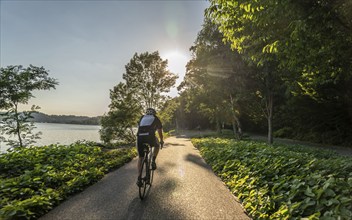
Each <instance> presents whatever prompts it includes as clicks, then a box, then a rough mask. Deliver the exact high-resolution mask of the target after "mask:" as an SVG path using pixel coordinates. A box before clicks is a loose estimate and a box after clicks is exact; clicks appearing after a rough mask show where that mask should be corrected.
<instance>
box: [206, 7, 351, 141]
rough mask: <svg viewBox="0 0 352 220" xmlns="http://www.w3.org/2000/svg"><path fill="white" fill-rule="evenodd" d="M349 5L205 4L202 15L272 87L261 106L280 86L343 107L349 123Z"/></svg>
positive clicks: (271, 100) (270, 104)
mask: <svg viewBox="0 0 352 220" xmlns="http://www.w3.org/2000/svg"><path fill="white" fill-rule="evenodd" d="M351 7H352V4H351V3H350V1H348V0H338V1H329V0H307V1H300V0H298V1H290V0H282V1H276V0H263V1H256V0H244V1H235V0H232V1H221V0H211V6H210V7H209V9H208V10H207V17H208V18H210V19H211V20H212V21H213V22H215V23H216V24H218V25H219V30H220V31H221V32H222V33H223V34H224V39H225V40H226V41H228V42H230V43H231V45H232V48H233V49H234V50H237V51H239V52H240V53H241V54H243V56H244V57H246V58H247V59H248V60H250V61H251V62H253V63H254V64H255V65H256V66H258V67H259V69H260V70H262V71H261V73H260V75H262V76H260V75H258V76H259V77H258V78H261V79H263V82H264V84H265V85H267V86H274V87H267V88H266V89H265V90H262V94H261V95H262V97H263V98H264V100H266V106H268V107H269V108H270V106H272V103H274V102H273V101H274V99H273V98H272V97H274V96H275V95H277V94H278V91H280V90H281V89H282V88H281V86H280V85H281V84H286V85H287V88H288V89H290V92H291V93H292V94H294V95H303V96H309V97H310V98H312V99H314V100H315V101H316V102H317V103H325V104H327V103H332V105H335V106H344V107H342V108H341V109H348V112H349V115H350V123H351V122H352V107H351V106H352V99H351V97H352V96H351V94H352V89H351V88H352V86H351V85H352V69H351V67H352V60H351V59H350V57H351V55H352V49H351V48H352V31H351V30H352V28H351V24H352V20H351V16H350V14H349V13H348V12H347V11H349V10H348V9H351ZM268 80H271V81H268ZM277 85H279V86H278V87H276V86H277ZM259 92H260V91H259ZM264 92H265V93H264ZM269 110H270V109H269ZM272 111H273V108H271V110H270V111H268V113H270V112H272ZM342 112H345V110H343V111H341V113H342ZM267 115H269V116H270V114H267ZM269 122H270V120H269V118H268V125H269V126H268V127H269V133H270V124H269ZM269 136H270V135H269ZM269 142H270V140H269Z"/></svg>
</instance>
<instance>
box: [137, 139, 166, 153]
mask: <svg viewBox="0 0 352 220" xmlns="http://www.w3.org/2000/svg"><path fill="white" fill-rule="evenodd" d="M145 143H147V144H149V145H150V146H153V147H157V148H159V146H160V145H159V140H158V139H157V137H156V136H150V135H145V136H137V150H138V155H139V157H144V144H145Z"/></svg>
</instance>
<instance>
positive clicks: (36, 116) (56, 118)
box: [32, 112, 101, 125]
mask: <svg viewBox="0 0 352 220" xmlns="http://www.w3.org/2000/svg"><path fill="white" fill-rule="evenodd" d="M32 116H33V119H32V120H33V121H34V122H40V123H59V124H81V125H99V124H100V119H101V117H100V116H98V117H88V116H75V115H47V114H44V113H41V112H37V113H33V114H32Z"/></svg>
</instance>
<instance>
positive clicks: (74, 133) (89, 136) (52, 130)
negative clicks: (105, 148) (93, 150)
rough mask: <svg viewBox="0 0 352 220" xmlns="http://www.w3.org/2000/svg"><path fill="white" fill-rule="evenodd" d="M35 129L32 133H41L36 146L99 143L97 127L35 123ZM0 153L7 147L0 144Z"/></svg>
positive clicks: (98, 127)
mask: <svg viewBox="0 0 352 220" xmlns="http://www.w3.org/2000/svg"><path fill="white" fill-rule="evenodd" d="M34 125H35V126H36V127H37V128H36V129H35V130H34V132H33V133H36V132H38V131H41V132H42V135H40V137H41V139H38V140H36V144H33V145H36V146H43V145H50V144H63V145H68V144H72V143H73V142H75V141H78V140H89V141H96V142H100V137H99V129H100V126H98V125H72V124H54V123H35V124H34ZM0 147H1V148H0V151H1V152H5V151H6V150H7V149H8V146H6V145H5V143H2V142H1V143H0Z"/></svg>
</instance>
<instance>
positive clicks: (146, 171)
mask: <svg viewBox="0 0 352 220" xmlns="http://www.w3.org/2000/svg"><path fill="white" fill-rule="evenodd" d="M153 150H154V147H152V146H150V145H149V144H144V158H143V160H142V168H141V180H142V184H141V186H139V198H140V199H141V200H143V199H144V198H145V197H146V196H147V194H148V192H149V190H150V187H151V186H152V183H153V177H154V170H153V169H152V158H153ZM146 192H147V194H146Z"/></svg>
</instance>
